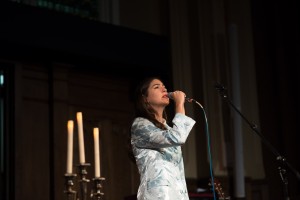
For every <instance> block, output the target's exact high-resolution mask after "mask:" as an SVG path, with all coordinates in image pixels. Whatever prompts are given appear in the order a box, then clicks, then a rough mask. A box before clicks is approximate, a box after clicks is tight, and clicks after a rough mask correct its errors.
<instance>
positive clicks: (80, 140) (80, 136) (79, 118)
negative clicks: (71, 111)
mask: <svg viewBox="0 0 300 200" xmlns="http://www.w3.org/2000/svg"><path fill="white" fill-rule="evenodd" d="M76 117H77V126H78V143H79V162H80V164H84V163H85V153H84V137H83V122H82V113H81V112H77V114H76Z"/></svg>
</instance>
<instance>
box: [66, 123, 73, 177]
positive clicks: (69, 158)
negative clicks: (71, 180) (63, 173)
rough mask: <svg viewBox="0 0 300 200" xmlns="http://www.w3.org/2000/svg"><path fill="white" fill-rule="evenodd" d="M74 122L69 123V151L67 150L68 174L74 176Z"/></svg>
mask: <svg viewBox="0 0 300 200" xmlns="http://www.w3.org/2000/svg"><path fill="white" fill-rule="evenodd" d="M73 129H74V122H73V120H69V121H68V150H67V174H72V168H73V165H72V164H73Z"/></svg>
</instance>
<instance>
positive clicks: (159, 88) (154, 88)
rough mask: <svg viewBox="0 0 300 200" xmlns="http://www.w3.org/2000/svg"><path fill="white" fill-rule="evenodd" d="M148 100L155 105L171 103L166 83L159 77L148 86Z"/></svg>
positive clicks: (161, 105)
mask: <svg viewBox="0 0 300 200" xmlns="http://www.w3.org/2000/svg"><path fill="white" fill-rule="evenodd" d="M146 101H147V102H148V103H149V104H150V105H151V106H152V107H153V108H155V107H165V106H167V105H169V103H170V100H169V97H168V93H167V89H166V87H165V85H164V84H163V83H162V82H161V81H160V80H158V79H153V80H152V81H151V83H150V85H149V88H148V96H147V97H146Z"/></svg>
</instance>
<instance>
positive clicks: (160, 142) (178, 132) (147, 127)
mask: <svg viewBox="0 0 300 200" xmlns="http://www.w3.org/2000/svg"><path fill="white" fill-rule="evenodd" d="M172 123H173V127H172V128H170V127H169V128H168V129H167V130H162V129H159V128H157V127H156V126H154V124H153V123H152V122H150V121H149V120H147V119H144V118H137V119H136V120H135V121H134V123H133V125H132V128H131V133H132V144H134V145H135V146H136V147H138V148H163V147H170V146H179V145H182V144H184V143H185V141H186V139H187V137H188V134H189V132H190V131H191V129H192V127H193V126H194V124H195V121H194V120H193V119H191V118H190V117H187V116H185V115H182V114H180V113H177V114H176V115H175V117H174V119H173V121H172Z"/></svg>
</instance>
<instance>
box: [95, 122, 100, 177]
mask: <svg viewBox="0 0 300 200" xmlns="http://www.w3.org/2000/svg"><path fill="white" fill-rule="evenodd" d="M94 151H95V177H96V178H97V177H98V178H99V177H100V148H99V128H94Z"/></svg>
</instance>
